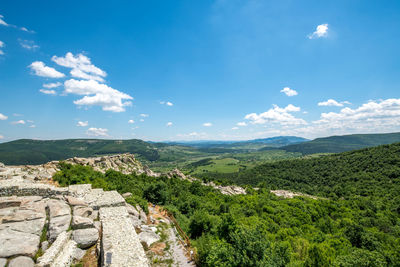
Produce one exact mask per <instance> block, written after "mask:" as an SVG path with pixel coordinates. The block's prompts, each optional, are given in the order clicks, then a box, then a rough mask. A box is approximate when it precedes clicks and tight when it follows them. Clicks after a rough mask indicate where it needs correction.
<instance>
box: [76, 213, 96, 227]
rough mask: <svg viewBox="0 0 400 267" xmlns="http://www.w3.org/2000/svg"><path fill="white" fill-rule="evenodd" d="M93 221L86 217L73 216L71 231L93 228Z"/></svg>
mask: <svg viewBox="0 0 400 267" xmlns="http://www.w3.org/2000/svg"><path fill="white" fill-rule="evenodd" d="M93 227H94V225H93V220H92V219H90V218H86V217H81V216H74V217H72V229H85V228H93Z"/></svg>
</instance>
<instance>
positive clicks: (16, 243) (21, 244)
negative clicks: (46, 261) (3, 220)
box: [0, 229, 40, 258]
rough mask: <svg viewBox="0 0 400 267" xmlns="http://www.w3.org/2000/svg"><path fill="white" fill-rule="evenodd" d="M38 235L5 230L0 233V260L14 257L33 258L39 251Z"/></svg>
mask: <svg viewBox="0 0 400 267" xmlns="http://www.w3.org/2000/svg"><path fill="white" fill-rule="evenodd" d="M39 242H40V238H39V236H38V235H35V234H29V233H23V232H18V231H14V230H11V229H5V230H1V231H0V244H1V245H0V258H8V257H12V256H15V255H26V256H30V257H33V256H34V255H35V254H36V252H37V251H38V249H39Z"/></svg>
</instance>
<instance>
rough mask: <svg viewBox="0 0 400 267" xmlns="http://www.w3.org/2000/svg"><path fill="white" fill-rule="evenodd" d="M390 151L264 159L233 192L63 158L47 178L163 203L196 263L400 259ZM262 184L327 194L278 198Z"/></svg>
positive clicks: (399, 216) (397, 152)
mask: <svg viewBox="0 0 400 267" xmlns="http://www.w3.org/2000/svg"><path fill="white" fill-rule="evenodd" d="M399 157H400V144H395V145H390V146H382V147H377V148H370V149H365V150H361V151H356V152H347V153H343V154H339V155H332V156H323V157H320V158H312V159H301V160H297V159H294V160H288V161H281V162H276V163H269V164H264V165H262V166H259V167H256V168H255V169H254V170H252V172H249V173H246V174H247V175H248V176H237V177H233V179H238V178H244V177H246V179H244V180H242V181H241V182H243V181H246V182H249V183H252V184H256V183H259V182H264V184H263V187H261V188H260V189H259V190H249V191H248V192H249V193H248V194H247V195H236V196H227V195H223V194H221V193H220V192H219V191H217V190H215V189H213V188H211V187H206V186H203V185H201V184H200V183H199V182H195V183H190V182H188V181H185V180H180V179H178V178H172V179H168V178H166V177H160V178H154V177H147V176H145V175H135V174H130V175H124V174H122V173H119V172H115V171H107V172H106V173H105V174H102V173H99V172H96V171H94V170H93V169H91V168H88V167H82V166H77V165H74V166H71V165H67V164H61V171H60V172H59V173H57V174H56V175H55V176H54V179H55V180H57V181H58V182H59V183H60V184H61V185H68V184H73V183H86V182H93V183H96V184H97V185H98V186H100V187H102V188H104V189H110V190H118V191H119V192H120V193H124V192H132V193H133V197H132V198H129V199H128V200H127V201H128V202H130V203H132V204H138V203H141V205H144V203H146V202H147V201H150V202H152V203H160V204H162V205H164V207H165V208H166V209H168V210H169V211H170V212H171V213H173V214H174V216H175V218H176V219H177V220H178V222H179V225H180V226H181V228H182V229H183V230H184V231H185V232H186V233H187V234H188V235H189V237H190V238H191V239H192V242H193V244H194V246H195V248H196V250H197V255H198V260H197V261H198V265H199V266H399V263H400V252H399V249H398V248H399V247H400V213H399V207H400V202H399V199H400V198H399V197H400V188H399V186H400V181H399V174H400V172H399V168H400V158H399ZM242 175H243V174H242ZM250 175H252V176H250ZM235 181H239V180H235ZM269 187H272V188H286V189H291V190H299V191H303V192H306V193H311V194H315V195H322V196H325V197H326V198H320V199H311V198H307V197H298V198H294V199H282V198H279V197H276V196H275V195H273V194H271V193H269V189H268V188H269Z"/></svg>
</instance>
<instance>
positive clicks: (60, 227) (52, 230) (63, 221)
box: [48, 214, 71, 241]
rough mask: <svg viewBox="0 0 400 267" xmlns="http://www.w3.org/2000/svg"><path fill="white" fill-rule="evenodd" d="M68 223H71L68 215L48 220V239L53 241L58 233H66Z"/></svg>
mask: <svg viewBox="0 0 400 267" xmlns="http://www.w3.org/2000/svg"><path fill="white" fill-rule="evenodd" d="M70 222H71V215H69V214H68V215H64V216H59V217H53V218H50V222H49V231H48V238H49V239H50V241H53V240H55V239H56V238H57V236H58V235H59V234H60V233H62V232H64V231H67V230H68V228H69V224H70Z"/></svg>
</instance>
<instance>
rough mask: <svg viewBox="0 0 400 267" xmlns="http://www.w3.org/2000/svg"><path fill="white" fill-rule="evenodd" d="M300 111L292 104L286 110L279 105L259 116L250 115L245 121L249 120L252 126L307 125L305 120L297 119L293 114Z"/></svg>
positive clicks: (255, 114)
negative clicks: (267, 124)
mask: <svg viewBox="0 0 400 267" xmlns="http://www.w3.org/2000/svg"><path fill="white" fill-rule="evenodd" d="M298 111H300V108H299V107H296V106H294V105H292V104H289V105H287V106H286V107H285V108H280V107H279V106H277V105H273V108H271V109H269V110H268V111H266V112H263V113H260V114H257V113H250V114H247V115H246V116H245V119H247V120H249V121H250V122H251V123H252V124H266V123H278V124H281V125H302V124H307V123H306V121H305V120H303V119H300V118H296V117H295V116H293V114H291V113H292V112H298Z"/></svg>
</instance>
